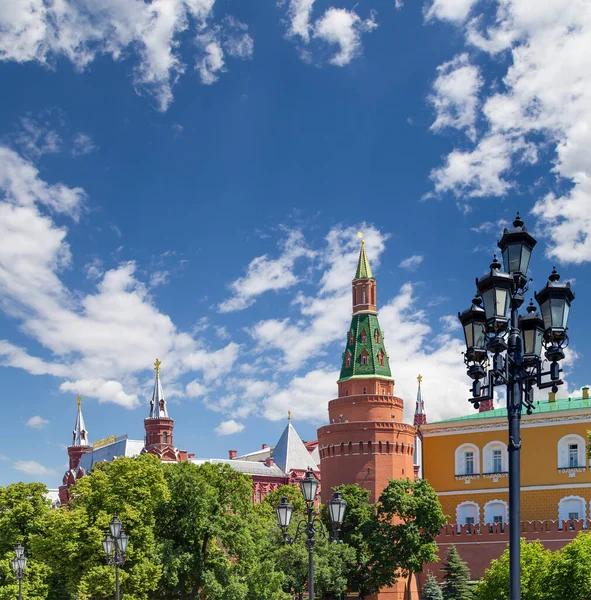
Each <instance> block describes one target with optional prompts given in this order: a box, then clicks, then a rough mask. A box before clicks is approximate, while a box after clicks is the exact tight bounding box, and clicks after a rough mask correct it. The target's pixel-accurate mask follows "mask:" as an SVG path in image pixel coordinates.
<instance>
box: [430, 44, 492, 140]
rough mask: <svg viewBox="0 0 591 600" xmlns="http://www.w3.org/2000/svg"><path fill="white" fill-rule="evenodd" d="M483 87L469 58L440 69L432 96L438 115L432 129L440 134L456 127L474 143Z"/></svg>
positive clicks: (458, 58)
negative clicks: (479, 100) (479, 96)
mask: <svg viewBox="0 0 591 600" xmlns="http://www.w3.org/2000/svg"><path fill="white" fill-rule="evenodd" d="M481 86H482V78H481V77H480V73H479V70H478V67H476V66H475V65H472V64H470V59H469V58H468V54H465V53H464V54H460V55H458V56H456V57H455V58H453V59H452V60H450V61H448V62H446V63H443V64H442V65H440V66H439V67H437V79H436V80H435V82H434V83H433V92H432V93H431V94H430V95H429V102H430V103H431V104H432V105H433V107H434V109H435V113H436V118H435V121H434V122H433V124H432V125H431V129H432V130H433V131H440V130H441V129H443V128H445V127H453V128H455V129H460V130H465V131H466V135H467V136H468V137H469V138H470V139H471V140H474V139H475V138H476V128H475V122H476V116H477V108H478V92H479V90H480V88H481Z"/></svg>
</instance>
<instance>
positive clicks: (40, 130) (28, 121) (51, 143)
mask: <svg viewBox="0 0 591 600" xmlns="http://www.w3.org/2000/svg"><path fill="white" fill-rule="evenodd" d="M20 125H21V126H20V130H19V131H18V132H17V133H16V134H15V135H14V136H13V139H14V142H15V144H16V145H17V146H18V147H19V148H20V149H21V152H23V154H25V155H26V156H28V157H29V158H31V159H37V158H39V157H40V156H42V155H43V154H56V153H57V152H59V151H60V150H61V147H62V144H63V141H62V139H61V137H60V135H59V134H58V133H57V131H54V130H53V129H51V128H50V127H49V126H48V125H47V124H41V123H38V122H37V121H36V120H35V119H33V118H32V117H22V118H21V119H20Z"/></svg>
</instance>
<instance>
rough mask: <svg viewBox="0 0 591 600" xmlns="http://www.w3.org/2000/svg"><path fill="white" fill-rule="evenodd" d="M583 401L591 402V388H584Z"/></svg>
mask: <svg viewBox="0 0 591 600" xmlns="http://www.w3.org/2000/svg"><path fill="white" fill-rule="evenodd" d="M583 400H589V386H588V385H586V386H585V387H584V388H583Z"/></svg>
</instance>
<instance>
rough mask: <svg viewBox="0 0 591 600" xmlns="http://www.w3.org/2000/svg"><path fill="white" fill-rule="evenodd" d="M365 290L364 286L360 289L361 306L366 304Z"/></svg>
mask: <svg viewBox="0 0 591 600" xmlns="http://www.w3.org/2000/svg"><path fill="white" fill-rule="evenodd" d="M366 293H367V292H366V289H365V286H363V287H362V288H361V304H365V303H366Z"/></svg>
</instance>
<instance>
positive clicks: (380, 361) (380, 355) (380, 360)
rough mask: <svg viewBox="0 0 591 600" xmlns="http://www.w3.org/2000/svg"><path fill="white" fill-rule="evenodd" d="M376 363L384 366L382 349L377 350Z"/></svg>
mask: <svg viewBox="0 0 591 600" xmlns="http://www.w3.org/2000/svg"><path fill="white" fill-rule="evenodd" d="M378 364H379V365H380V367H383V366H384V351H383V350H382V349H380V351H379V352H378Z"/></svg>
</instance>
